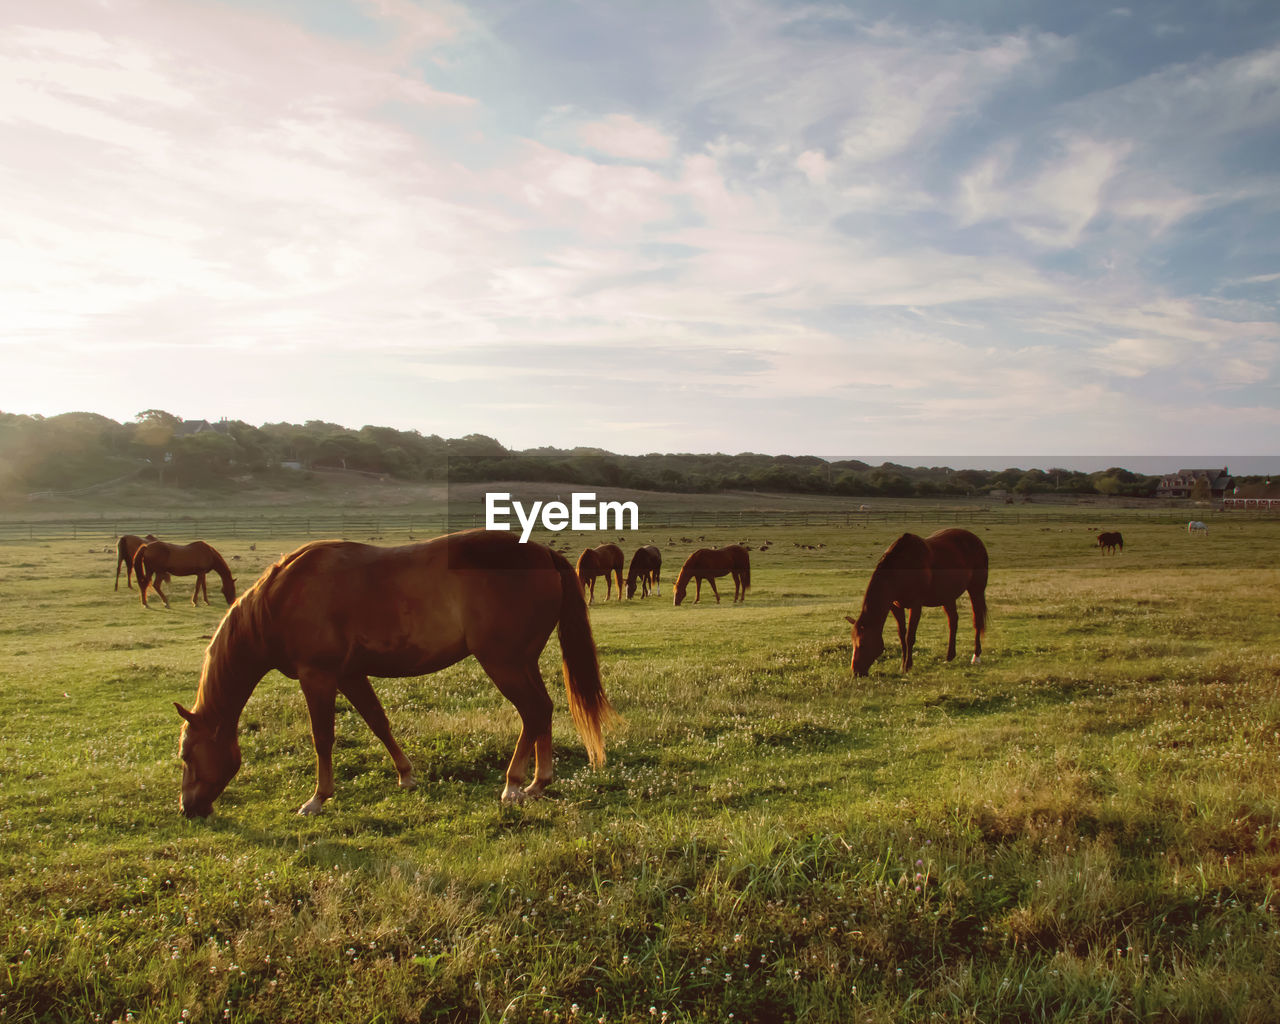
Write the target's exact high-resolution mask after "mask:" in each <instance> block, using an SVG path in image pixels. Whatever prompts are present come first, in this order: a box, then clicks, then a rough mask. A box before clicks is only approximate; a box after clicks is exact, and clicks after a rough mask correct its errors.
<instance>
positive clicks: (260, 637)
mask: <svg viewBox="0 0 1280 1024" xmlns="http://www.w3.org/2000/svg"><path fill="white" fill-rule="evenodd" d="M300 550H301V549H300ZM297 555H298V552H297V551H295V552H293V553H292V554H290V555H288V556H287V557H285V558H282V559H280V561H278V562H275V563H274V564H273V565H271V566H269V567H268V568H267V570H266V571H265V572H264V573H263V574H262V575H261V576H259V577H258V580H257V582H255V583H254V584H253V586H251V587H250V588H249V589H248V590H246V591H245V592H244V593H243V594H241V595H240V596H239V597H238V598H236V601H235V603H234V604H232V606H231V607H230V608H228V609H227V614H226V615H224V616H223V617H222V621H221V622H220V623H219V624H218V628H217V630H215V631H214V634H213V639H212V640H210V641H209V646H208V647H207V648H205V652H204V662H203V663H202V664H201V666H200V685H199V687H198V688H197V690H196V701H195V708H194V710H196V711H199V710H202V709H204V708H209V707H213V708H224V707H226V706H228V705H234V706H235V707H236V708H237V709H239V708H243V707H244V702H245V701H246V700H248V696H249V692H251V691H252V690H253V688H254V687H255V686H256V685H257V684H258V681H259V680H260V679H261V678H262V676H263V675H265V674H266V668H267V659H268V647H269V638H270V636H271V634H272V628H271V627H272V615H271V601H270V596H271V595H270V590H271V585H272V583H273V582H274V581H275V579H276V577H277V576H278V575H279V574H280V571H281V569H283V568H284V567H285V566H286V565H288V564H289V563H290V562H292V561H293V559H294V558H296V557H297ZM219 561H221V556H219ZM223 565H224V566H225V565H226V563H225V562H223ZM237 683H239V684H241V686H244V687H246V689H245V691H244V692H235V693H229V692H227V690H228V689H229V688H235V689H237V690H238V689H239V687H236V684H237ZM237 714H238V710H237Z"/></svg>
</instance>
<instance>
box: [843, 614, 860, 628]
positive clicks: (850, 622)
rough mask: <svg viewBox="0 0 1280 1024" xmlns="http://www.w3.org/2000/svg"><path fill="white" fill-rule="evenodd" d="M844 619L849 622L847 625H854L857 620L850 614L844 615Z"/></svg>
mask: <svg viewBox="0 0 1280 1024" xmlns="http://www.w3.org/2000/svg"><path fill="white" fill-rule="evenodd" d="M844 621H845V622H847V623H849V625H851V626H856V625H857V624H858V620H857V619H855V618H854V617H853V616H852V615H846V616H845V617H844Z"/></svg>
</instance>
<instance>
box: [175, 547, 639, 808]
mask: <svg viewBox="0 0 1280 1024" xmlns="http://www.w3.org/2000/svg"><path fill="white" fill-rule="evenodd" d="M552 629H558V632H559V635H560V652H561V656H562V659H563V663H564V681H565V691H566V693H567V694H568V698H569V711H570V713H571V714H572V716H573V723H574V725H575V726H576V728H577V730H578V735H579V736H581V737H582V742H583V745H584V746H585V747H586V748H587V756H588V758H589V759H590V761H591V764H592V765H593V766H594V765H599V764H601V763H603V762H604V759H605V755H604V740H603V737H602V733H601V728H602V724H605V723H607V722H608V721H609V720H610V719H611V718H612V717H614V711H613V708H612V707H611V706H610V704H609V701H608V699H607V698H606V697H605V694H604V688H603V687H602V686H601V683H600V666H599V663H598V662H597V660H596V645H595V640H594V639H593V638H592V636H591V623H590V621H589V620H588V618H587V606H586V603H585V601H584V600H583V593H582V587H581V585H580V584H579V583H578V580H577V577H576V576H575V575H574V572H573V567H572V566H571V565H570V564H569V562H568V561H567V560H566V559H565V558H564V556H563V555H560V554H558V553H556V552H554V551H551V550H550V549H548V548H545V547H543V546H542V545H541V544H536V543H529V544H521V543H519V541H517V540H516V539H515V538H513V537H511V536H510V535H509V534H505V533H493V532H489V531H485V530H472V531H469V532H466V533H456V534H452V535H449V536H445V537H437V538H436V539H434V540H429V541H422V542H420V543H417V544H407V545H405V546H403V547H394V548H379V547H373V546H370V545H367V544H356V543H354V542H350V541H338V540H324V541H315V542H313V543H311V544H307V545H304V546H303V547H300V548H298V550H297V551H294V552H293V553H292V554H290V555H287V556H285V557H283V558H281V559H280V561H278V562H277V563H275V564H274V565H272V566H271V567H270V568H269V569H267V571H266V572H265V573H263V575H262V577H261V578H260V579H259V580H258V581H257V582H256V583H255V584H254V585H253V586H252V587H250V588H249V590H248V591H246V592H245V594H244V596H243V597H241V598H240V600H239V601H237V602H236V603H235V604H234V605H233V606H232V607H231V610H230V611H229V612H227V614H226V615H225V616H224V617H223V619H222V624H221V625H220V626H219V627H218V631H217V632H216V633H215V634H214V636H213V640H212V641H211V642H210V644H209V648H208V650H207V651H206V652H205V657H204V667H203V668H202V669H201V672H200V686H199V690H198V691H197V693H196V701H195V705H194V706H193V707H192V709H191V710H190V711H188V710H187V709H186V708H184V707H183V706H182V705H181V704H176V703H175V705H174V706H175V707H176V708H177V709H178V714H180V715H181V716H182V717H183V718H184V719H186V724H185V725H184V726H183V727H182V734H181V746H180V749H181V753H182V761H183V768H182V797H181V800H180V801H179V804H178V807H179V809H180V810H181V811H182V813H183V814H185V815H186V816H187V817H189V818H190V817H195V816H199V817H205V816H207V815H208V814H209V813H210V812H211V811H212V810H213V802H214V800H216V799H217V798H218V796H219V795H220V794H221V793H222V791H223V790H224V789H225V788H226V787H227V783H229V782H230V781H231V779H232V777H233V776H234V775H235V774H236V772H237V771H238V770H239V768H240V745H239V743H238V741H237V739H236V728H237V725H238V723H239V721H240V715H241V712H242V711H243V710H244V706H245V704H246V703H247V702H248V700H249V696H250V694H252V693H253V690H254V687H256V686H257V685H258V682H259V680H261V679H262V677H263V676H264V675H265V674H266V673H267V672H268V671H270V670H271V669H273V668H274V669H278V670H279V671H280V672H282V673H283V674H284V675H286V676H288V677H290V678H291V679H297V680H298V682H299V683H300V684H301V686H302V692H303V694H304V696H305V697H306V700H307V710H308V712H309V713H310V717H311V736H312V740H313V742H314V744H315V751H316V790H315V793H314V795H313V796H312V797H311V799H310V800H308V801H307V802H306V803H304V804H303V805H302V807H301V808H300V809H299V811H298V813H299V814H315V813H317V812H318V811H320V809H321V807H322V806H323V805H324V802H325V800H327V799H328V798H329V797H331V796H333V792H334V782H333V740H334V701H335V699H336V696H337V694H339V693H341V694H343V695H345V696H346V698H347V699H348V700H349V701H351V703H352V704H353V705H354V706H355V709H356V710H357V711H358V712H360V715H361V717H362V718H364V720H365V722H366V723H368V726H369V728H370V729H372V730H373V734H374V735H375V736H377V737H378V739H380V740H381V741H382V743H383V745H384V746H385V747H386V748H387V751H388V752H389V753H390V754H391V760H392V762H393V763H394V764H395V767H396V772H397V774H398V775H399V781H400V785H401V787H403V788H411V787H412V786H413V785H414V778H413V766H412V765H411V764H410V763H409V759H408V758H407V757H405V754H404V751H403V750H401V749H400V747H399V745H398V744H397V743H396V741H395V739H394V737H393V736H392V735H391V725H390V723H389V722H388V721H387V715H386V712H385V711H384V710H383V707H382V703H381V702H380V701H379V700H378V697H377V695H376V694H375V693H374V692H373V687H372V686H371V685H370V684H369V676H370V675H378V676H392V677H396V678H401V677H404V676H420V675H425V674H427V673H430V672H438V671H440V670H441V669H442V668H445V667H447V666H449V665H452V664H454V663H456V662H459V661H461V660H462V659H463V658H465V657H467V655H469V654H471V655H475V658H476V660H477V661H478V662H479V663H480V667H481V668H483V669H484V670H485V672H486V673H488V675H489V678H490V679H492V680H493V682H494V684H495V685H496V686H497V687H498V689H499V691H501V693H502V695H503V696H504V697H506V698H507V700H509V701H511V703H512V704H514V705H515V707H516V711H518V712H519V714H520V723H521V727H520V738H519V740H518V741H517V742H516V747H515V753H514V754H512V757H511V763H510V765H509V766H508V767H507V774H506V786H505V788H504V789H503V791H502V799H503V800H508V801H511V800H515V801H520V800H524V799H525V798H526V797H536V796H540V795H541V794H542V791H543V790H544V789H545V788H546V786H547V784H548V783H549V782H550V781H551V778H552V757H551V707H552V705H551V697H550V696H549V695H548V694H547V688H546V685H545V684H544V683H543V681H542V675H541V673H540V672H539V669H538V657H539V655H540V654H541V653H542V649H543V647H545V646H546V643H547V638H548V637H549V636H550V635H551V631H552ZM531 756H532V757H534V758H535V767H536V771H535V774H534V779H533V781H532V782H531V783H530V784H529V785H528V787H526V788H524V789H521V786H522V784H523V783H524V781H525V778H526V774H525V773H526V769H527V768H528V765H529V759H530V757H531Z"/></svg>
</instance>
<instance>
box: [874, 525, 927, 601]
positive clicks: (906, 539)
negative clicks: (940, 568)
mask: <svg viewBox="0 0 1280 1024" xmlns="http://www.w3.org/2000/svg"><path fill="white" fill-rule="evenodd" d="M926 552H927V548H926V546H925V543H924V541H923V540H922V539H921V538H920V537H917V536H916V535H915V534H914V533H904V534H903V535H902V536H901V537H899V538H898V539H897V540H895V541H894V542H893V543H892V544H890V545H889V547H888V548H887V549H885V553H884V554H883V555H881V556H880V561H878V562H876V567H875V568H874V569H872V570H871V579H870V580H869V581H868V583H867V592H866V594H864V595H863V598H862V610H863V612H866V611H867V609H868V608H871V609H873V610H874V611H876V613H877V614H879V611H880V609H881V606H882V605H883V608H884V611H885V612H886V614H887V612H888V608H889V601H888V600H887V599H886V598H885V597H884V594H883V591H884V589H885V587H887V586H888V584H889V579H890V577H891V576H892V575H893V574H894V573H895V572H899V571H901V570H903V569H918V568H921V567H922V566H923V565H924V564H925V562H927V560H928V559H927V557H925V558H923V559H922V558H921V557H920V556H922V555H925V554H926ZM913 555H914V556H915V558H914V559H913V557H912V556H913Z"/></svg>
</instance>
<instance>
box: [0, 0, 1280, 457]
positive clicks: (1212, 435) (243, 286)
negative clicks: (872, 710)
mask: <svg viewBox="0 0 1280 1024" xmlns="http://www.w3.org/2000/svg"><path fill="white" fill-rule="evenodd" d="M0 195H2V196H3V203H0V303H2V306H0V308H2V309H3V316H0V411H4V412H10V413H15V412H16V413H31V414H42V415H53V414H56V413H60V412H69V411H91V412H98V413H102V414H104V415H107V416H110V417H111V418H113V419H116V420H119V421H121V422H126V421H129V420H131V419H132V418H133V417H134V416H135V415H136V414H138V413H139V412H141V411H142V410H145V409H151V408H161V409H166V410H168V411H170V412H172V413H175V414H177V415H179V416H181V417H183V418H188V419H210V420H214V419H218V418H222V417H228V418H232V419H240V420H245V421H247V422H250V423H254V424H261V423H266V422H279V421H282V420H283V421H289V422H304V421H306V420H313V419H319V420H327V421H331V422H336V423H341V424H344V425H346V426H350V427H355V428H358V427H360V426H363V425H365V424H373V425H379V426H390V427H396V428H399V429H402V430H418V431H421V432H422V433H424V434H431V433H435V434H441V435H443V436H448V437H457V436H461V435H465V434H469V433H482V434H488V435H490V436H493V437H496V438H497V439H498V440H500V441H502V442H503V443H504V444H506V445H508V446H511V447H533V446H539V445H555V446H561V447H571V446H575V445H590V446H598V447H601V448H606V449H609V450H611V451H616V452H623V453H645V452H662V451H690V452H704V451H725V452H740V451H757V452H766V453H790V454H825V455H841V456H852V457H859V456H860V454H861V453H868V452H891V453H892V452H914V453H924V455H922V456H919V458H921V459H922V460H925V461H927V457H928V456H929V455H934V456H942V455H960V454H963V455H969V456H984V455H996V454H1000V455H1001V456H1002V457H1007V456H1020V455H1028V454H1030V453H1041V452H1044V453H1051V454H1056V455H1067V454H1071V453H1103V454H1105V453H1110V452H1114V453H1125V454H1129V455H1146V456H1162V455H1172V454H1173V453H1191V455H1190V456H1187V457H1188V458H1189V457H1192V456H1195V455H1196V454H1198V453H1209V452H1217V453H1227V454H1228V455H1229V456H1247V455H1263V456H1267V455H1277V454H1280V443H1278V442H1280V5H1277V4H1275V3H1274V0H1260V2H1256V3H1255V2H1250V0H1240V2H1234V0H1232V2H1220V3H1213V2H1205V0H1168V2H1164V0H1160V2H1151V3H1134V4H1128V5H1123V6H1109V5H1108V4H1106V3H1087V4H1075V3H1068V4H1064V3H1062V2H1061V0H1045V2H1035V0H1027V2H1008V0H1006V2H1000V3H996V2H991V0H971V2H966V3H964V4H956V3H943V2H941V0H869V2H865V3H841V2H825V3H823V2H818V3H792V2H783V0H771V2H770V0H643V2H640V0H634V2H633V0H590V2H586V0H582V2H573V0H487V2H484V3H473V4H467V3H435V2H429V0H422V2H416V0H325V2H324V3H314V2H307V0H262V2H251V0H222V2H215V0H83V2H82V0H45V2H43V3H39V4H36V3H29V2H27V0H0ZM1180 457H1181V456H1180ZM1225 457H1226V456H1217V457H1215V458H1219V459H1220V458H1225Z"/></svg>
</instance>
